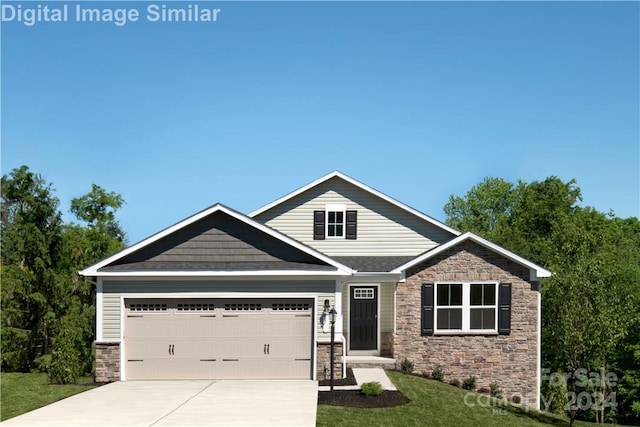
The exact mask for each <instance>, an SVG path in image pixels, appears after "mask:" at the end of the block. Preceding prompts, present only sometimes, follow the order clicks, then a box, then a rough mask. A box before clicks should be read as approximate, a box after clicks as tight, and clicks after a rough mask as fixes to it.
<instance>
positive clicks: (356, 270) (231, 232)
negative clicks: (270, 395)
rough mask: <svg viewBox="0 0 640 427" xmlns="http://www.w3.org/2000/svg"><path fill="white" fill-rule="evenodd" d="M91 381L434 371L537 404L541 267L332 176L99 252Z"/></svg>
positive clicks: (92, 270) (92, 273) (93, 273)
mask: <svg viewBox="0 0 640 427" xmlns="http://www.w3.org/2000/svg"><path fill="white" fill-rule="evenodd" d="M80 274H82V275H83V276H88V277H95V280H96V288H97V312H96V323H97V325H96V330H97V332H96V334H97V337H96V343H95V346H96V381H100V382H103V381H117V380H135V379H195V378H219V379H222V378H261V379H270V378H274V379H276V378H277V379H285V378H287V379H288V378H299V379H314V380H315V379H324V378H326V377H327V376H328V375H329V369H330V368H329V366H330V365H329V353H330V344H331V342H330V336H331V334H330V325H329V321H328V316H327V312H328V309H329V308H333V307H335V309H336V311H337V312H338V316H337V320H336V322H335V331H336V336H335V341H336V343H335V351H336V359H335V361H336V363H335V375H336V377H341V376H342V375H344V373H345V372H346V367H347V366H353V367H357V366H391V367H395V366H398V367H399V366H400V363H401V361H403V360H404V359H407V360H409V361H411V362H413V364H414V366H415V371H416V372H418V373H420V372H428V373H430V372H432V371H433V369H435V368H436V367H441V368H442V369H443V370H444V372H445V374H446V379H447V380H450V379H459V380H462V379H464V378H467V377H469V376H471V375H474V376H476V377H477V379H478V385H479V386H488V385H489V384H490V383H497V384H498V385H499V387H500V389H501V390H502V391H503V393H504V395H505V396H506V397H513V396H515V397H517V399H519V400H521V401H522V402H523V403H524V404H527V405H529V406H532V407H539V384H540V378H539V373H540V284H539V283H540V279H541V278H545V277H549V276H550V275H551V273H550V272H549V271H548V270H546V269H544V268H542V267H540V266H538V265H536V264H534V263H532V262H530V261H528V260H526V259H524V258H522V257H520V256H518V255H516V254H514V253H512V252H510V251H508V250H506V249H504V248H502V247H500V246H497V245H495V244H493V243H491V242H489V241H487V240H485V239H483V238H481V237H479V236H476V235H474V234H471V233H465V234H462V233H460V232H459V231H456V230H454V229H452V228H451V227H448V226H447V225H445V224H443V223H441V222H439V221H437V220H435V219H433V218H431V217H429V216H427V215H425V214H423V213H421V212H419V211H417V210H415V209H413V208H411V207H409V206H407V205H405V204H403V203H401V202H399V201H397V200H394V199H393V198H391V197H389V196H387V195H385V194H383V193H381V192H379V191H377V190H375V189H373V188H371V187H369V186H367V185H365V184H363V183H361V182H358V181H356V180H354V179H352V178H350V177H348V176H346V175H344V174H342V173H340V172H333V173H330V174H328V175H326V176H324V177H322V178H320V179H318V180H316V181H314V182H312V183H310V184H308V185H306V186H304V187H302V188H299V189H298V190H296V191H294V192H292V193H290V194H288V195H286V196H284V197H282V198H280V199H278V200H276V201H274V202H273V203H270V204H268V205H267V206H264V207H262V208H260V209H258V210H256V211H255V212H252V213H250V214H249V215H244V214H242V213H240V212H237V211H235V210H233V209H231V208H229V207H226V206H224V205H221V204H216V205H214V206H212V207H210V208H208V209H205V210H203V211H201V212H199V213H197V214H195V215H193V216H191V217H189V218H187V219H185V220H183V221H181V222H179V223H177V224H175V225H173V226H171V227H169V228H167V229H165V230H162V231H160V232H158V233H157V234H154V235H153V236H151V237H149V238H147V239H145V240H143V241H141V242H139V243H137V244H134V245H133V246H131V247H129V248H127V249H125V250H123V251H121V252H119V253H117V254H115V255H113V256H111V257H109V258H107V259H105V260H103V261H101V262H98V263H96V264H94V265H92V266H90V267H88V268H86V269H85V270H83V271H81V272H80Z"/></svg>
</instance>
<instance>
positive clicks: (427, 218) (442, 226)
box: [249, 171, 461, 236]
mask: <svg viewBox="0 0 640 427" xmlns="http://www.w3.org/2000/svg"><path fill="white" fill-rule="evenodd" d="M332 178H339V179H342V180H344V181H346V182H348V183H350V184H352V185H354V186H356V187H358V188H360V189H361V190H364V191H366V192H368V193H370V194H372V195H374V196H376V197H379V198H381V199H383V200H385V201H387V202H389V203H391V204H393V205H395V206H397V207H399V208H400V209H403V210H404V211H406V212H409V213H411V214H413V215H415V216H417V217H418V218H420V219H422V220H424V221H426V222H428V223H430V224H433V225H435V226H436V227H438V228H440V229H442V230H445V231H447V232H449V233H451V234H453V235H454V236H459V235H460V234H461V233H460V232H459V231H458V230H455V229H453V228H451V227H449V226H448V225H446V224H445V223H443V222H440V221H438V220H437V219H434V218H432V217H430V216H428V215H426V214H424V213H422V212H420V211H418V210H416V209H414V208H412V207H410V206H408V205H405V204H404V203H402V202H399V201H398V200H396V199H394V198H392V197H390V196H387V195H386V194H384V193H382V192H380V191H378V190H376V189H374V188H372V187H369V186H368V185H366V184H363V183H361V182H360V181H357V180H355V179H353V178H351V177H349V176H347V175H345V174H343V173H341V172H338V171H333V172H331V173H329V174H327V175H325V176H323V177H321V178H319V179H317V180H315V181H313V182H312V183H310V184H307V185H305V186H304V187H300V188H299V189H297V190H295V191H293V192H291V193H289V194H287V195H286V196H284V197H281V198H279V199H277V200H275V201H273V202H271V203H269V204H268V205H266V206H263V207H261V208H260V209H258V210H255V211H253V212H251V213H250V214H249V217H251V218H255V217H256V216H258V215H260V214H262V213H264V212H266V211H268V210H270V209H271V208H273V207H275V206H277V205H279V204H281V203H284V202H286V201H287V200H289V199H292V198H293V197H296V196H297V195H299V194H301V193H304V192H305V191H307V190H309V189H311V188H313V187H316V186H318V185H320V184H322V183H323V182H325V181H328V180H330V179H332Z"/></svg>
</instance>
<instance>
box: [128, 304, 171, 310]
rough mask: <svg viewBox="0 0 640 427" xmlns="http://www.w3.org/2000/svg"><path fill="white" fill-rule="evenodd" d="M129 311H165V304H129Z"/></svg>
mask: <svg viewBox="0 0 640 427" xmlns="http://www.w3.org/2000/svg"><path fill="white" fill-rule="evenodd" d="M129 311H167V304H131V305H130V306H129Z"/></svg>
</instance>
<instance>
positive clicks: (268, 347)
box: [267, 344, 269, 354]
mask: <svg viewBox="0 0 640 427" xmlns="http://www.w3.org/2000/svg"><path fill="white" fill-rule="evenodd" d="M267 354H269V344H267Z"/></svg>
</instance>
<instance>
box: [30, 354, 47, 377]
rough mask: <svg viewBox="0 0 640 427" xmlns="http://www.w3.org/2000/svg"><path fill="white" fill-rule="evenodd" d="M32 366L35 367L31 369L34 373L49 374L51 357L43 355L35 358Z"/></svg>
mask: <svg viewBox="0 0 640 427" xmlns="http://www.w3.org/2000/svg"><path fill="white" fill-rule="evenodd" d="M33 364H34V365H35V367H34V369H33V371H34V372H43V373H46V372H49V369H51V355H50V354H45V355H42V356H39V357H36V360H34V361H33Z"/></svg>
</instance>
